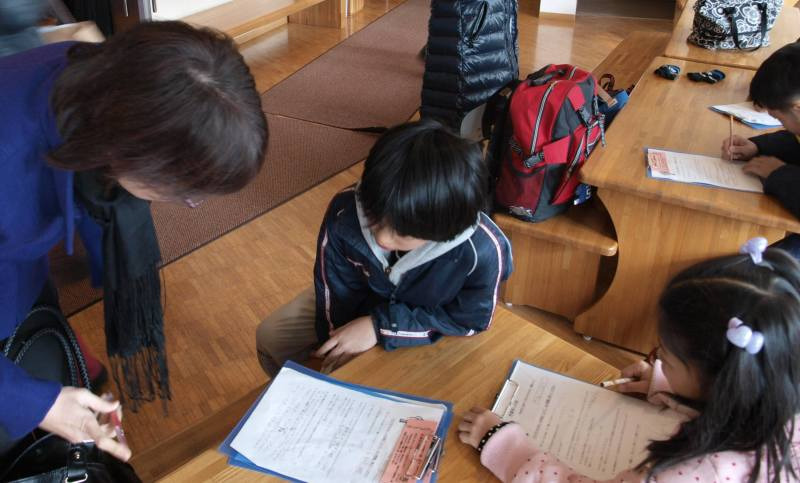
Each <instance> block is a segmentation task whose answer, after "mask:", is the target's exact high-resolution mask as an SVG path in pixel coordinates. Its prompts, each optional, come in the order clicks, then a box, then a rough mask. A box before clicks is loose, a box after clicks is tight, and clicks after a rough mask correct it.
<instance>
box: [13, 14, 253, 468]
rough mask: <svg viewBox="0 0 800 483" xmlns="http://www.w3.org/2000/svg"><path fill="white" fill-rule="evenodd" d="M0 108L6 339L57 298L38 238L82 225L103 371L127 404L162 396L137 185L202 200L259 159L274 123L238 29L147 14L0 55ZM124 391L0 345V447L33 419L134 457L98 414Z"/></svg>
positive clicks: (151, 252)
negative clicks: (37, 366)
mask: <svg viewBox="0 0 800 483" xmlns="http://www.w3.org/2000/svg"><path fill="white" fill-rule="evenodd" d="M0 118H1V119H2V122H0V344H2V340H3V339H5V338H7V337H9V336H10V335H11V334H12V333H13V332H14V331H15V330H16V328H17V327H19V326H20V325H21V324H22V323H23V322H24V320H25V317H26V314H27V313H28V312H29V311H30V310H31V308H32V307H33V306H34V304H35V303H37V301H40V302H41V301H42V300H45V301H47V303H49V304H53V303H56V304H57V298H56V297H55V294H53V291H52V285H51V284H50V283H48V279H49V268H48V259H47V254H48V252H49V251H50V250H51V249H52V248H53V246H54V245H56V244H57V243H59V242H61V241H64V242H65V244H66V248H67V251H68V252H70V251H71V250H72V243H73V238H74V233H75V232H79V233H80V235H81V238H82V240H83V242H84V245H85V246H86V249H87V252H88V255H89V258H90V259H91V261H92V266H93V273H92V275H93V281H95V282H98V281H100V280H102V282H103V286H104V294H103V296H104V311H105V326H106V339H107V349H108V351H109V358H110V361H111V369H112V371H111V373H112V375H114V377H115V379H116V380H117V382H118V385H119V386H120V387H121V388H122V390H123V392H124V395H125V396H126V397H127V399H128V400H129V401H131V402H132V403H133V404H135V403H136V402H137V401H139V402H141V401H145V400H151V399H153V398H155V397H161V398H169V396H170V392H169V385H168V378H167V366H166V355H165V354H164V350H165V347H164V334H163V318H162V317H163V315H162V307H161V300H160V283H159V282H160V281H159V277H158V264H159V262H160V253H159V249H158V243H157V240H156V238H155V231H154V227H153V222H152V219H151V216H150V209H149V203H148V202H147V201H146V200H158V201H166V202H176V203H185V204H187V205H189V206H196V205H197V203H198V202H199V201H200V200H202V199H203V198H204V197H206V196H211V195H219V194H225V193H232V192H235V191H237V190H240V189H241V188H243V187H244V186H245V185H246V184H248V183H249V182H250V181H251V180H252V179H253V178H254V177H255V176H256V174H257V173H258V172H259V170H260V168H261V166H262V164H263V158H264V153H265V150H266V145H267V137H268V136H267V123H266V118H265V116H264V113H263V111H262V109H261V102H260V98H259V94H258V92H257V91H256V88H255V82H254V80H253V77H252V75H251V73H250V71H249V69H248V67H247V65H246V64H245V62H244V60H243V58H242V56H241V55H240V54H239V52H238V50H237V49H236V46H235V44H234V43H233V41H232V40H231V39H230V38H228V37H226V36H224V35H223V34H220V33H217V32H214V31H211V30H206V29H195V28H192V27H190V26H189V25H187V24H184V23H181V22H154V23H145V24H141V25H138V26H136V27H134V28H133V29H132V30H130V31H128V32H125V33H121V34H118V35H116V36H114V37H112V38H110V39H109V40H108V41H106V42H104V43H101V44H82V43H74V42H65V43H58V44H52V45H47V46H43V47H38V48H35V49H32V50H28V51H25V52H21V53H17V54H14V55H10V56H7V57H3V58H2V59H0ZM1 346H2V345H0V347H1ZM39 356H40V357H42V358H46V357H47V354H41V355H38V354H37V357H39ZM117 406H118V403H116V402H109V401H105V400H103V399H101V398H98V397H97V396H95V395H94V394H92V393H90V392H89V391H88V390H86V389H77V388H74V387H61V385H60V384H59V383H58V382H55V381H52V380H44V379H39V378H37V377H34V375H32V374H28V373H27V372H25V371H24V370H22V369H21V368H20V367H18V366H16V365H15V364H14V363H13V362H12V361H11V360H9V359H8V358H6V357H4V356H0V457H1V456H2V451H3V449H8V448H9V447H10V446H11V445H12V444H13V443H14V441H16V440H18V439H19V438H21V437H22V436H24V435H25V434H27V433H29V432H30V431H32V430H33V429H34V428H36V427H37V426H38V427H40V428H42V429H44V430H46V431H50V432H52V433H55V434H56V435H58V436H61V437H63V438H65V439H67V440H69V441H70V442H79V441H83V440H95V441H96V443H97V446H98V447H99V448H100V449H103V450H106V451H108V452H110V453H112V454H114V455H115V456H117V457H119V458H121V459H127V458H128V457H129V456H130V450H129V449H128V448H127V447H125V446H124V445H122V444H120V443H119V442H117V441H114V440H112V439H111V438H110V437H109V436H108V434H106V433H105V432H103V431H102V430H101V428H100V426H99V425H98V423H97V420H96V416H95V413H109V412H111V411H113V410H115V409H116V407H117Z"/></svg>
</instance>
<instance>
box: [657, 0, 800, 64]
mask: <svg viewBox="0 0 800 483" xmlns="http://www.w3.org/2000/svg"><path fill="white" fill-rule="evenodd" d="M693 21H694V2H691V3H690V4H689V5H687V6H686V8H684V9H683V12H682V13H681V16H680V17H679V18H678V21H677V22H676V24H675V29H674V30H673V31H672V38H671V39H670V41H669V44H667V50H666V52H665V55H666V56H667V57H672V58H675V59H683V60H691V61H695V62H706V63H709V64H719V65H723V66H726V67H742V68H745V69H758V66H760V65H761V63H762V62H764V60H765V59H766V58H767V57H769V56H770V54H772V53H773V52H775V51H776V50H777V49H779V48H781V47H783V46H784V45H786V44H789V43H792V42H794V41H796V40H797V39H798V37H800V10H798V9H797V8H794V4H793V2H792V1H787V2H784V5H783V8H782V9H781V13H780V15H778V18H777V19H776V20H775V25H774V26H773V27H772V30H771V31H770V33H769V38H770V44H769V46H768V47H762V48H760V49H758V50H755V51H753V52H742V51H739V50H708V49H704V48H702V47H698V46H697V45H694V44H691V43H689V42H688V41H687V40H686V39H687V38H688V37H689V34H690V33H691V32H692V23H693ZM669 63H673V62H669Z"/></svg>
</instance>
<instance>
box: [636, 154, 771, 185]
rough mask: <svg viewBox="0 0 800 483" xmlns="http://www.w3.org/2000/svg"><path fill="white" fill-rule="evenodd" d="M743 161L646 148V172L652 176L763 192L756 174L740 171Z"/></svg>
mask: <svg viewBox="0 0 800 483" xmlns="http://www.w3.org/2000/svg"><path fill="white" fill-rule="evenodd" d="M742 166H744V163H741V162H737V161H728V160H725V159H722V158H714V157H711V156H703V155H701V154H687V153H677V152H674V151H665V150H662V149H648V150H647V168H648V169H647V172H648V175H649V176H650V177H652V178H656V179H666V180H670V181H679V182H681V183H692V184H700V185H707V186H716V187H719V188H728V189H733V190H739V191H751V192H755V193H763V192H764V187H763V186H762V184H761V180H759V179H758V177H756V176H753V175H751V174H747V173H745V172H744V171H742Z"/></svg>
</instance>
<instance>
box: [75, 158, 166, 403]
mask: <svg viewBox="0 0 800 483" xmlns="http://www.w3.org/2000/svg"><path fill="white" fill-rule="evenodd" d="M75 192H76V195H77V197H78V199H79V200H80V201H81V202H82V203H83V205H84V206H85V207H86V209H87V211H88V212H89V214H90V215H91V216H92V218H93V219H94V220H95V221H96V222H97V223H98V224H99V225H100V226H101V227H102V229H103V304H104V306H105V307H104V308H105V331H106V350H107V351H108V358H109V361H110V363H111V374H112V376H113V377H114V381H115V382H116V384H117V389H119V392H120V399H122V400H124V399H125V398H128V399H130V401H131V406H130V407H131V409H132V410H134V411H135V410H136V409H137V407H138V405H139V404H140V403H141V402H143V401H152V400H154V399H155V397H156V396H158V397H159V398H161V399H162V400H167V399H170V389H169V373H168V370H167V356H166V350H165V346H164V313H163V309H162V307H161V282H160V280H159V276H158V265H159V263H160V261H161V252H160V250H159V248H158V240H157V239H156V232H155V227H154V226H153V219H152V217H151V215H150V204H149V203H148V202H147V201H144V200H140V199H139V198H136V197H134V196H133V195H131V194H130V193H128V192H127V191H126V190H125V189H123V188H122V187H120V186H118V185H116V184H114V185H111V186H110V187H109V183H107V182H106V180H105V179H104V178H103V177H102V176H101V175H100V174H99V173H96V172H83V173H76V174H75Z"/></svg>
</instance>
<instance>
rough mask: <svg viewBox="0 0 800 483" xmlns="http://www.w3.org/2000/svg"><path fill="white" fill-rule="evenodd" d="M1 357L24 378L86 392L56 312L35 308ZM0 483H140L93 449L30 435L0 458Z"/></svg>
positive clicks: (81, 364) (69, 334)
mask: <svg viewBox="0 0 800 483" xmlns="http://www.w3.org/2000/svg"><path fill="white" fill-rule="evenodd" d="M0 349H2V351H3V355H4V356H5V357H7V358H8V359H10V360H11V361H12V362H14V363H15V364H17V365H18V366H20V367H22V368H23V369H25V370H26V371H27V372H28V373H29V374H31V375H33V376H35V377H39V378H41V379H48V380H52V381H57V382H60V383H61V384H62V385H64V386H75V387H85V388H87V389H90V388H91V384H90V382H89V375H88V371H87V370H86V362H85V361H84V358H83V353H82V352H81V349H80V346H79V345H78V340H77V338H76V337H75V333H74V332H73V331H72V328H71V327H70V326H69V323H68V322H67V320H66V319H65V318H64V315H63V314H62V313H61V311H60V310H59V309H58V308H57V307H55V306H51V305H37V306H36V307H34V308H33V309H32V310H31V311H30V312H29V313H28V315H27V316H26V318H25V320H24V321H23V322H22V324H20V325H19V327H17V329H16V330H15V331H14V333H12V334H11V336H10V337H9V338H8V339H6V340H5V341H4V342H3V343H2V345H0ZM0 481H10V482H20V483H22V482H24V483H49V482H56V481H59V482H71V483H77V482H84V481H88V482H98V483H105V482H121V483H126V482H131V483H133V482H140V481H141V480H140V479H139V478H138V477H137V476H136V472H135V471H134V469H133V467H132V466H131V465H129V464H127V463H124V462H122V461H119V460H118V459H116V458H114V457H113V456H111V455H109V454H107V453H105V452H104V451H102V450H100V449H98V448H97V447H95V445H94V443H91V442H85V443H77V444H73V443H70V442H68V441H66V440H65V439H63V438H61V437H59V436H56V435H55V434H52V433H47V432H45V431H41V430H38V429H37V430H35V431H33V432H32V433H30V434H29V435H27V436H26V437H25V438H23V439H22V440H20V441H19V442H16V443H15V444H14V446H13V447H12V448H11V449H9V450H8V451H6V452H5V453H4V454H3V455H2V456H1V457H0Z"/></svg>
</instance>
